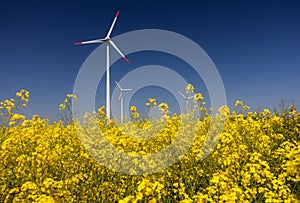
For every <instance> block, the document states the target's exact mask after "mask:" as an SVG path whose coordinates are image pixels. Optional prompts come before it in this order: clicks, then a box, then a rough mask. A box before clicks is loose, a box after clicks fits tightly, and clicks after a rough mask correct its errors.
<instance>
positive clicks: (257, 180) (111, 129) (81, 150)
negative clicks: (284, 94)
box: [0, 91, 300, 203]
mask: <svg viewBox="0 0 300 203" xmlns="http://www.w3.org/2000/svg"><path fill="white" fill-rule="evenodd" d="M26 95H27V96H26ZM17 96H18V97H19V100H20V101H22V102H21V104H22V103H26V104H27V102H28V99H29V93H27V94H26V91H22V92H21V93H18V94H17ZM197 98H198V100H199V101H200V100H201V102H202V100H203V99H202V95H198V96H197ZM71 99H74V100H76V97H75V96H73V95H67V100H66V101H64V104H66V105H67V106H68V105H70V104H71ZM17 103H18V101H15V100H14V99H11V100H5V101H4V102H2V103H0V106H1V107H2V108H1V109H2V113H3V112H6V114H5V115H3V116H2V117H1V118H2V119H3V120H5V121H8V122H9V123H10V125H8V126H6V125H3V124H2V125H1V126H0V138H1V142H0V145H1V146H0V160H1V162H0V202H5V203H8V202H40V203H42V202H50V203H51V202H120V203H125V202H136V203H138V202H152V203H156V202H181V203H184V202H187V203H190V202H270V203H273V202H299V201H300V147H299V146H300V136H299V135H300V115H299V114H297V113H295V112H292V113H293V116H292V117H280V116H277V115H274V114H272V113H271V112H270V111H269V110H264V111H263V112H261V113H257V112H247V113H244V112H242V113H239V112H236V111H231V110H230V109H229V108H228V107H224V108H223V111H224V112H225V115H226V118H225V123H224V129H223V131H222V133H221V135H220V136H218V138H219V141H218V142H217V143H216V146H215V148H214V149H213V150H211V154H209V155H208V157H206V158H205V159H204V160H201V159H199V155H200V154H202V153H203V148H202V146H204V145H205V140H206V139H207V138H208V137H207V136H206V134H207V132H208V129H209V128H210V127H211V128H213V129H212V130H213V131H214V130H215V129H214V128H215V127H216V126H217V125H216V126H215V125H211V124H212V122H213V119H214V117H213V116H212V115H209V114H208V113H207V114H205V117H204V118H203V119H197V118H194V117H189V115H173V116H167V117H162V118H161V119H158V120H155V121H149V120H142V119H139V120H138V122H129V121H128V122H125V123H123V124H119V125H117V124H115V122H114V121H113V120H112V121H110V122H107V118H106V117H105V113H104V107H101V108H100V109H99V110H98V111H97V112H94V114H92V115H88V114H87V115H86V116H85V120H84V121H82V122H77V121H76V122H75V121H74V122H70V123H68V124H67V125H65V124H64V122H63V121H62V120H60V121H58V122H55V123H52V124H50V123H49V121H48V120H47V119H41V118H40V117H39V116H37V115H35V116H33V117H32V118H25V117H24V116H23V115H21V114H20V113H16V110H15V107H16V106H17ZM149 103H152V104H151V105H153V104H154V100H151V101H149ZM8 106H9V108H8V109H9V112H10V114H7V111H8V110H7V107H8ZM238 106H239V107H240V108H241V109H244V104H243V103H242V102H237V107H238ZM159 107H160V108H162V109H165V110H167V109H168V106H167V104H164V103H163V104H161V105H160V106H159ZM201 108H202V109H204V106H203V105H202V106H201ZM246 109H247V108H246ZM4 110H5V111H4ZM205 110H206V109H205ZM247 110H249V109H247ZM206 112H208V111H207V110H206ZM131 113H132V114H133V117H134V118H135V119H137V118H139V114H138V111H137V108H136V107H134V106H133V107H131ZM190 114H192V113H190ZM137 124H138V125H137ZM191 133H194V134H193V135H194V138H193V143H192V145H191V146H190V147H189V149H188V151H187V152H186V153H185V154H183V155H181V156H180V157H179V158H178V161H176V162H175V163H174V164H172V165H171V166H170V167H168V168H166V169H164V170H160V171H158V172H156V173H153V174H144V175H125V174H122V173H119V172H117V171H113V170H111V169H109V168H107V167H105V166H104V165H103V164H102V163H99V162H97V161H96V159H94V158H97V157H100V158H101V157H103V156H107V158H108V160H109V161H110V163H108V164H112V165H113V164H114V163H117V164H116V165H114V167H116V168H117V167H118V164H120V165H121V163H122V161H124V160H123V159H126V157H121V158H120V157H119V156H116V153H114V152H113V151H109V150H111V149H110V148H107V150H108V151H103V148H105V147H107V142H109V143H110V145H112V146H114V147H115V149H117V150H119V151H121V152H123V153H127V154H131V155H133V156H138V155H150V154H153V153H157V152H160V151H162V150H164V149H166V148H168V146H170V144H172V142H173V141H175V140H176V138H178V139H179V142H180V143H181V144H180V145H179V146H178V149H177V150H178V152H180V151H181V150H182V149H181V147H182V146H184V143H186V142H187V141H188V139H189V135H190V134H191ZM100 135H103V138H101V136H100ZM182 135H183V136H182ZM179 136H180V138H179ZM176 153H177V151H176V150H175V151H174V154H167V155H165V157H163V156H162V157H160V159H158V160H156V161H153V160H151V161H144V162H143V164H142V165H140V166H139V167H140V168H138V169H137V168H134V167H133V165H134V164H137V163H138V162H139V161H140V160H139V159H135V160H133V161H132V164H131V165H130V164H129V165H128V166H127V165H126V166H124V165H123V166H122V167H123V168H122V169H124V170H128V171H131V173H132V174H135V173H136V172H137V171H134V170H139V171H145V172H147V170H148V169H153V168H157V167H160V166H162V163H163V162H164V161H166V160H167V159H168V158H169V157H170V156H173V155H174V156H176ZM120 167H121V166H120Z"/></svg>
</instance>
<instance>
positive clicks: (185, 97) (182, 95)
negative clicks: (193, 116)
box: [178, 91, 186, 99]
mask: <svg viewBox="0 0 300 203" xmlns="http://www.w3.org/2000/svg"><path fill="white" fill-rule="evenodd" d="M178 93H179V94H180V95H181V96H182V97H183V98H185V99H186V96H185V95H183V94H182V93H181V92H180V91H178Z"/></svg>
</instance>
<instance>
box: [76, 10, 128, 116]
mask: <svg viewBox="0 0 300 203" xmlns="http://www.w3.org/2000/svg"><path fill="white" fill-rule="evenodd" d="M119 12H120V11H118V12H117V13H116V16H115V19H114V21H113V23H112V25H111V27H110V29H109V31H108V33H107V35H106V37H105V38H103V39H95V40H90V41H85V42H76V43H74V44H76V45H77V44H92V43H104V42H106V116H107V118H108V119H110V73H109V66H110V65H109V45H111V46H112V47H113V48H114V49H115V50H116V51H117V52H118V53H119V54H120V55H121V56H122V57H123V59H124V60H125V61H126V62H127V63H129V60H128V59H127V58H126V57H125V56H124V54H123V53H122V52H121V51H120V49H119V48H118V47H117V45H116V44H115V43H114V42H113V41H112V40H111V39H110V34H111V32H112V30H113V28H114V26H115V23H116V20H117V18H118V15H119Z"/></svg>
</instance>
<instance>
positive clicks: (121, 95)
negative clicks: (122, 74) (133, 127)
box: [115, 81, 133, 123]
mask: <svg viewBox="0 0 300 203" xmlns="http://www.w3.org/2000/svg"><path fill="white" fill-rule="evenodd" d="M115 83H116V84H117V86H118V88H119V89H120V96H119V102H120V103H121V123H123V122H124V108H123V105H124V104H123V94H124V92H125V91H132V90H133V89H123V88H122V87H121V85H120V84H119V83H118V82H117V81H115Z"/></svg>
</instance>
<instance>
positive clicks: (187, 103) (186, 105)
mask: <svg viewBox="0 0 300 203" xmlns="http://www.w3.org/2000/svg"><path fill="white" fill-rule="evenodd" d="M178 93H179V94H180V95H181V96H182V97H183V98H184V99H185V109H186V113H188V108H189V100H190V99H192V98H194V95H193V96H189V97H188V96H185V95H184V94H182V93H181V92H179V91H178Z"/></svg>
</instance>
